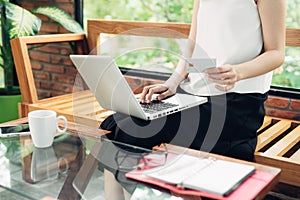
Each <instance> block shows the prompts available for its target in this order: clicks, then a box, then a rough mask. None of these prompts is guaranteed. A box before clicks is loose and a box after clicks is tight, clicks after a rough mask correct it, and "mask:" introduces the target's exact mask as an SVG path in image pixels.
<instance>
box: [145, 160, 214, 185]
mask: <svg viewBox="0 0 300 200" xmlns="http://www.w3.org/2000/svg"><path fill="white" fill-rule="evenodd" d="M211 162H213V161H212V160H210V159H203V158H198V157H194V156H189V155H179V156H176V157H175V158H173V159H172V160H170V161H168V162H167V163H166V164H165V165H163V166H160V167H156V168H154V169H150V170H146V171H145V172H144V173H143V174H144V175H145V176H149V177H152V178H155V179H158V180H161V181H164V182H167V183H171V184H176V185H181V184H182V182H183V181H184V180H185V179H186V178H187V177H190V176H193V175H194V174H195V173H196V172H197V171H199V170H202V169H204V168H205V167H207V166H209V165H210V163H211Z"/></svg>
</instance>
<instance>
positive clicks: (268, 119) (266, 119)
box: [257, 116, 272, 132]
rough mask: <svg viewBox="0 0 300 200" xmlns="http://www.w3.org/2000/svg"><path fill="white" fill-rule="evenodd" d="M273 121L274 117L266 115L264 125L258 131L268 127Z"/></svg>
mask: <svg viewBox="0 0 300 200" xmlns="http://www.w3.org/2000/svg"><path fill="white" fill-rule="evenodd" d="M271 123H272V117H269V116H265V118H264V122H263V125H262V126H261V127H260V128H259V129H258V130H257V132H259V131H260V130H262V129H264V128H266V127H267V126H269V125H270V124H271Z"/></svg>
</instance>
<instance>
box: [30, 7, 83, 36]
mask: <svg viewBox="0 0 300 200" xmlns="http://www.w3.org/2000/svg"><path fill="white" fill-rule="evenodd" d="M31 12H32V13H35V14H42V15H46V16H47V17H49V18H50V19H53V20H54V21H56V22H58V23H59V24H61V25H62V26H63V27H64V28H66V29H67V30H69V31H71V32H73V33H84V30H83V29H82V27H81V26H80V24H79V23H77V22H76V21H75V20H74V19H73V18H72V17H71V16H70V15H69V14H68V13H67V12H66V11H64V10H62V9H60V8H58V7H53V6H45V7H39V8H36V9H33V10H32V11H31Z"/></svg>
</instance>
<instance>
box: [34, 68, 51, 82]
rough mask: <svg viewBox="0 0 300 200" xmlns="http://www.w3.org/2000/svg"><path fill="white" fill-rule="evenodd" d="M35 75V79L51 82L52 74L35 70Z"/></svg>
mask: <svg viewBox="0 0 300 200" xmlns="http://www.w3.org/2000/svg"><path fill="white" fill-rule="evenodd" d="M33 74H34V75H33V76H34V78H35V79H42V80H50V74H49V73H48V72H44V71H36V70H35V71H34V72H33Z"/></svg>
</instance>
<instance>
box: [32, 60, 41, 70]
mask: <svg viewBox="0 0 300 200" xmlns="http://www.w3.org/2000/svg"><path fill="white" fill-rule="evenodd" d="M31 67H32V69H33V70H39V69H42V65H41V63H39V62H36V61H32V62H31Z"/></svg>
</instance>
